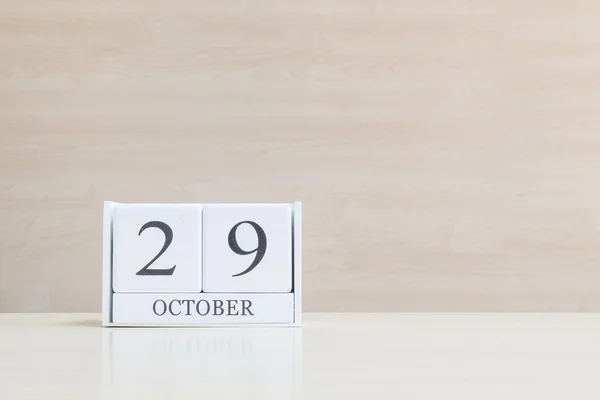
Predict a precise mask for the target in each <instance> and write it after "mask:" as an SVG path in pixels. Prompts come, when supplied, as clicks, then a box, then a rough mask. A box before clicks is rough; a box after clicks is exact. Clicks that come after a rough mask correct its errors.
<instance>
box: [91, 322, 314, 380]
mask: <svg viewBox="0 0 600 400" xmlns="http://www.w3.org/2000/svg"><path fill="white" fill-rule="evenodd" d="M301 343H302V342H301V330H299V329H289V328H244V329H233V328H231V329H229V328H209V329H172V328H171V329H159V328H154V329H136V328H131V329H129V328H127V329H125V328H119V329H106V330H105V331H104V338H103V352H104V362H105V368H104V372H105V374H107V375H108V376H107V377H105V380H106V379H108V380H109V381H110V383H111V384H112V385H116V386H123V385H125V386H130V387H135V386H143V387H146V388H147V387H149V386H150V387H151V386H154V385H156V386H157V387H158V386H160V387H164V386H165V385H175V386H174V387H176V386H177V385H179V384H181V385H185V386H186V387H189V386H190V385H191V386H203V387H210V386H219V387H226V386H228V385H230V386H236V387H239V388H242V387H243V386H245V384H248V385H252V387H257V386H258V387H264V388H265V389H268V388H276V389H290V390H294V389H295V388H297V386H298V385H299V383H300V380H301V360H300V355H301Z"/></svg>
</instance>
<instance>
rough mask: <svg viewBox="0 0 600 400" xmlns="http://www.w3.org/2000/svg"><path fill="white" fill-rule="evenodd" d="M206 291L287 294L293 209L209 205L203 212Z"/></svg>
mask: <svg viewBox="0 0 600 400" xmlns="http://www.w3.org/2000/svg"><path fill="white" fill-rule="evenodd" d="M202 225H203V231H204V233H205V234H204V237H203V241H204V252H203V259H204V261H203V264H204V268H203V274H204V278H203V280H204V291H205V292H208V293H210V292H224V293H289V292H291V291H292V245H293V240H292V206H291V205H290V204H211V205H206V206H205V208H204V216H203V224H202Z"/></svg>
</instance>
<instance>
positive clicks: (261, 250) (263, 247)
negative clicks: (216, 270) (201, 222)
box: [229, 221, 267, 277]
mask: <svg viewBox="0 0 600 400" xmlns="http://www.w3.org/2000/svg"><path fill="white" fill-rule="evenodd" d="M242 224H249V225H251V226H252V227H253V228H254V230H255V231H256V236H257V237H258V246H257V247H256V248H255V249H253V250H249V251H246V250H243V249H242V248H241V247H240V245H239V244H238V242H237V237H236V233H237V229H238V228H239V226H240V225H242ZM229 248H230V249H231V250H233V252H234V253H236V254H239V255H241V256H247V255H249V254H252V253H256V257H254V260H253V261H252V264H250V266H249V267H248V268H246V269H245V270H244V271H242V272H240V273H238V274H234V275H232V276H233V277H236V276H242V275H245V274H247V273H248V272H250V271H252V270H253V269H254V268H256V266H257V265H258V264H259V263H260V262H261V261H262V259H263V257H264V256H265V253H266V251H267V235H266V234H265V231H264V230H263V228H261V226H260V225H258V224H257V223H256V222H253V221H242V222H238V223H237V224H235V225H234V226H233V228H231V231H229Z"/></svg>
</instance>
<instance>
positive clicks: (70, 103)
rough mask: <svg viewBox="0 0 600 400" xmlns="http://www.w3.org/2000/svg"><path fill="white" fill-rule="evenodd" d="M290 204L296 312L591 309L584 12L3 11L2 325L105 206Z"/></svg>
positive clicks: (328, 2)
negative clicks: (297, 275)
mask: <svg viewBox="0 0 600 400" xmlns="http://www.w3.org/2000/svg"><path fill="white" fill-rule="evenodd" d="M104 200H115V201H122V202H133V201H139V202H205V201H206V202H207V201H232V202H235V201H294V200H301V201H303V202H304V209H305V236H304V245H305V253H304V260H305V265H304V268H305V273H304V279H305V284H304V288H305V292H304V293H305V294H304V296H305V308H306V309H307V310H309V311H316V310H354V311H367V310H368V311H372V310H380V311H389V310H402V311H404V310H410V311H421V310H426V311H430V310H453V311H463V310H466V311H470V310H502V311H508V310H519V311H521V310H541V311H548V310H570V311H574V310H596V311H600V3H599V2H598V1H596V0H582V1H577V0H575V1H573V0H569V1H567V0H554V1H552V0H520V1H516V0H505V1H498V0H481V1H466V0H456V1H438V0H398V1H368V0H359V1H348V0H311V1H292V0H289V1H288V0H284V1H280V0H278V1H275V0H273V1H208V0H206V1H204V0H171V1H162V0H146V1H121V0H108V1H99V0H84V1H80V0H77V1H75V0H56V1H42V0H28V1H12V0H0V311H99V310H100V286H101V284H100V281H101V278H100V276H101V272H100V268H101V236H102V232H101V218H102V202H103V201H104Z"/></svg>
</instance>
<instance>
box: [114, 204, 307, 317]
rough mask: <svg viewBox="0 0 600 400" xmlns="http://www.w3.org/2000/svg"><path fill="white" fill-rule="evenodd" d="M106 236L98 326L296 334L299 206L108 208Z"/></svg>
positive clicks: (299, 275)
mask: <svg viewBox="0 0 600 400" xmlns="http://www.w3.org/2000/svg"><path fill="white" fill-rule="evenodd" d="M205 219H206V223H205V221H204V220H205ZM103 230H104V232H103V233H104V236H103V263H102V264H103V267H102V268H103V278H102V279H103V281H102V287H103V292H102V321H103V325H104V326H172V327H175V326H299V325H300V324H301V315H302V314H301V313H302V298H301V294H302V240H301V237H302V207H301V204H300V203H289V204H288V203H285V204H119V203H115V202H110V201H107V202H105V204H104V224H103ZM205 239H206V240H205ZM205 253H206V257H204V255H205Z"/></svg>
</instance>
